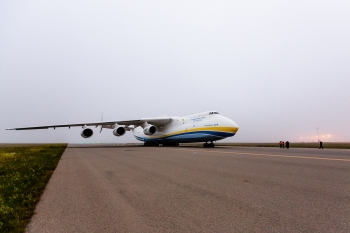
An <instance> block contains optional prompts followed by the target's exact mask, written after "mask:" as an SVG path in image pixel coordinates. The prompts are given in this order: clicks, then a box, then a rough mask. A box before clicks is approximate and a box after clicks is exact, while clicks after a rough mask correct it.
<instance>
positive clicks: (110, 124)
mask: <svg viewBox="0 0 350 233" xmlns="http://www.w3.org/2000/svg"><path fill="white" fill-rule="evenodd" d="M170 121H171V118H170V117H153V118H141V119H139V120H126V121H105V122H93V123H78V124H67V125H45V126H34V127H23V128H10V129H6V130H31V129H49V128H54V129H55V128H62V127H69V128H70V127H79V126H80V127H84V126H95V127H98V126H102V127H103V128H114V126H115V125H125V126H129V125H134V126H139V125H143V124H145V123H148V124H151V125H155V126H162V125H166V124H168V123H169V122H170Z"/></svg>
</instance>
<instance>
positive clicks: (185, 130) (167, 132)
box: [7, 111, 238, 147]
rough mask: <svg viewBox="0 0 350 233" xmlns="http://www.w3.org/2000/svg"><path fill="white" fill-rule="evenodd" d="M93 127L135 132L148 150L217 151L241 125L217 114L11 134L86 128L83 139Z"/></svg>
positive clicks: (88, 135)
mask: <svg viewBox="0 0 350 233" xmlns="http://www.w3.org/2000/svg"><path fill="white" fill-rule="evenodd" d="M89 126H90V127H91V126H95V127H96V128H97V127H99V126H100V132H101V131H102V129H103V128H106V129H112V130H113V134H114V135H115V136H123V135H124V134H125V132H126V131H132V132H133V134H134V136H135V138H136V139H137V140H139V141H143V142H144V145H145V146H159V145H160V144H161V145H163V146H178V145H179V143H189V142H204V144H203V146H204V147H214V143H213V142H214V141H218V140H221V139H224V138H227V137H232V136H234V135H235V134H236V133H237V131H238V125H237V124H236V123H235V122H234V121H232V120H230V119H228V118H227V117H224V116H222V115H220V114H219V113H218V112H216V111H208V112H202V113H197V114H193V115H189V116H184V117H167V116H161V117H152V118H141V119H139V120H124V121H108V122H103V121H102V122H95V123H80V124H68V125H48V126H36V127H25V128H12V129H7V130H31V129H48V128H53V129H55V128H60V127H68V128H70V127H82V128H83V130H82V131H81V133H80V135H81V136H82V137H83V138H90V137H91V136H92V135H93V130H92V129H91V128H89Z"/></svg>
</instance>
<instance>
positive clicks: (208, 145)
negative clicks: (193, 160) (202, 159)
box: [203, 142, 215, 147]
mask: <svg viewBox="0 0 350 233" xmlns="http://www.w3.org/2000/svg"><path fill="white" fill-rule="evenodd" d="M214 146H215V144H214V143H213V142H210V143H208V142H206V143H204V144H203V147H214Z"/></svg>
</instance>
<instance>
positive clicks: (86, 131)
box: [80, 128, 94, 138]
mask: <svg viewBox="0 0 350 233" xmlns="http://www.w3.org/2000/svg"><path fill="white" fill-rule="evenodd" d="M93 134H94V131H92V129H90V128H85V129H83V131H81V133H80V135H81V136H82V137H83V138H89V137H91V136H92V135H93Z"/></svg>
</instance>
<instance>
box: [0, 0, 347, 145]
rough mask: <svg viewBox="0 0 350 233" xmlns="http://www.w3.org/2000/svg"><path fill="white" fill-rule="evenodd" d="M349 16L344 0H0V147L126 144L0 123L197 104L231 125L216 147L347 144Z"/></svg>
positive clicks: (122, 114)
mask: <svg viewBox="0 0 350 233" xmlns="http://www.w3.org/2000/svg"><path fill="white" fill-rule="evenodd" d="M349 12H350V1H349V0H342V1H337V0H332V1H331V0H329V1H325V0H318V1H316V0H308V1H305V0H303V1H301V0H293V1H288V0H285V1H280V0H276V1H271V0H267V1H258V0H256V1H178V0H177V1H85V0H84V1H71V0H70V1H67V0H60V1H56V0H52V1H43V0H31V1H1V2H0V109H1V110H0V111H1V121H0V129H1V130H0V142H88V143H90V142H108V143H110V142H116V143H119V142H137V140H136V139H135V138H134V137H133V136H132V134H131V133H128V135H125V136H123V137H115V136H113V134H112V131H111V130H107V129H105V130H103V131H102V133H101V134H99V133H98V131H97V130H96V131H95V134H94V135H93V137H92V138H90V139H83V138H82V137H81V136H80V131H81V128H74V129H66V128H63V129H56V130H53V129H49V130H36V131H6V130H5V129H6V128H12V127H26V126H37V125H48V124H49V125H50V124H67V123H81V122H96V121H100V119H101V113H102V112H103V113H104V120H106V121H109V120H124V119H138V118H141V117H150V116H160V115H164V114H165V115H168V116H184V115H189V114H193V113H197V112H203V111H208V110H216V111H218V112H220V113H221V114H222V115H224V116H226V117H228V118H230V119H232V120H234V121H235V122H236V123H237V124H238V125H239V127H240V129H239V131H238V133H237V135H236V136H234V137H232V138H229V139H225V140H224V141H226V142H274V141H280V140H285V141H286V140H289V141H317V137H316V135H317V127H318V128H319V134H320V137H321V139H322V138H323V136H324V137H325V138H323V139H322V140H324V141H350V13H349ZM328 135H329V136H328ZM301 137H303V138H301Z"/></svg>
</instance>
